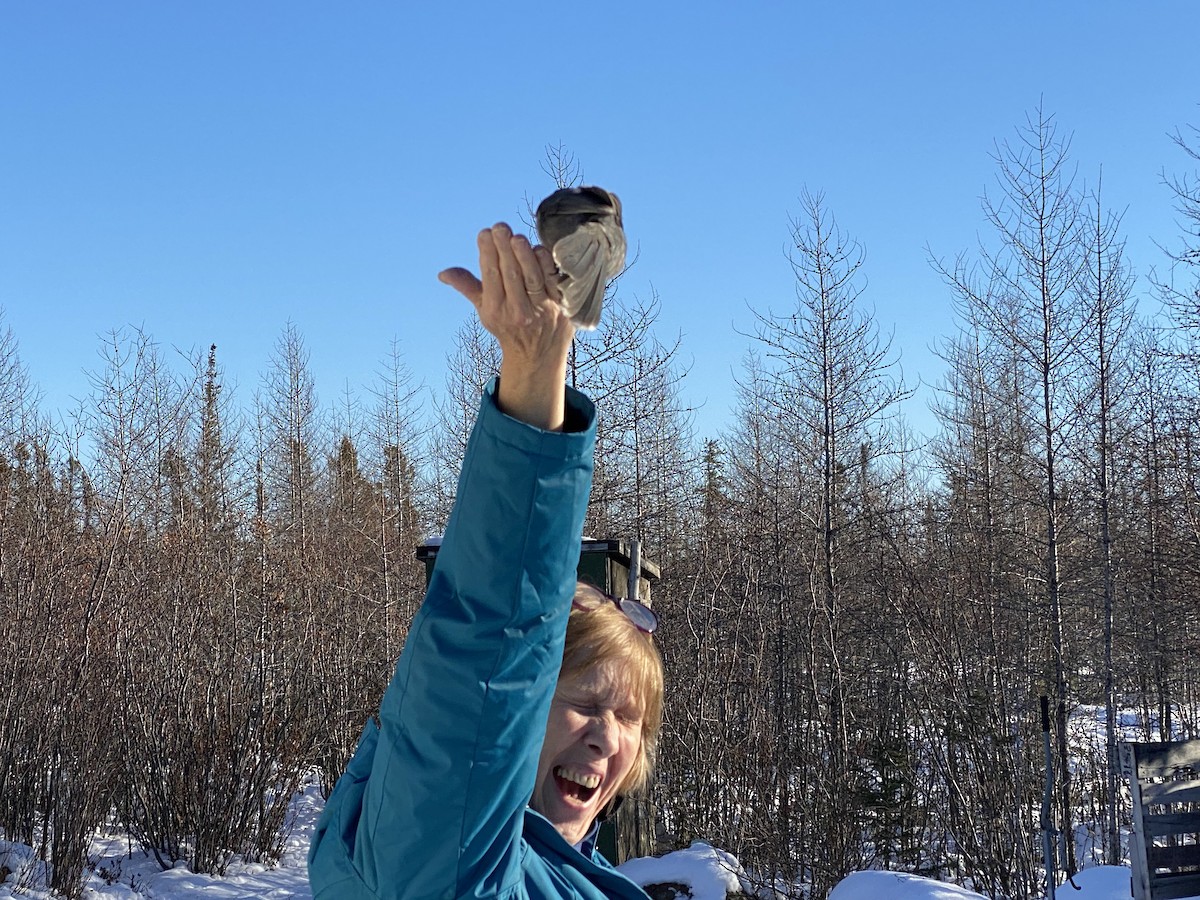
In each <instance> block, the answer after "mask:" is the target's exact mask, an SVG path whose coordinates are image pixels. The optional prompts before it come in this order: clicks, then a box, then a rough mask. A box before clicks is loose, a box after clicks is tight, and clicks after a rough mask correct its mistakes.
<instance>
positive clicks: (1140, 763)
mask: <svg viewBox="0 0 1200 900" xmlns="http://www.w3.org/2000/svg"><path fill="white" fill-rule="evenodd" d="M1120 753H1121V770H1122V772H1123V773H1124V774H1125V776H1126V778H1128V780H1129V793H1130V796H1131V798H1132V799H1133V808H1132V815H1131V818H1132V824H1133V835H1132V837H1131V839H1130V847H1129V857H1130V861H1131V863H1132V869H1133V884H1132V889H1133V891H1132V892H1133V896H1134V898H1135V900H1183V898H1188V897H1195V898H1200V740H1193V741H1166V742H1162V743H1146V744H1138V743H1122V744H1121V745H1120ZM1184 837H1190V841H1189V842H1188V843H1183V841H1182V840H1181V838H1184ZM1155 838H1166V839H1167V843H1166V844H1158V843H1156V842H1155Z"/></svg>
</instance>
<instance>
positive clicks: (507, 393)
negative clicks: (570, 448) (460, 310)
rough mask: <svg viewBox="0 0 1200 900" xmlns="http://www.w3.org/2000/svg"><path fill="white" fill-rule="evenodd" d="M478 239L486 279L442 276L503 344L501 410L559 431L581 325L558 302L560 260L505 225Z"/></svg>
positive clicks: (457, 271) (454, 273) (457, 273)
mask: <svg viewBox="0 0 1200 900" xmlns="http://www.w3.org/2000/svg"><path fill="white" fill-rule="evenodd" d="M477 243H478V245H479V271H480V274H481V275H482V276H483V280H482V281H481V280H480V279H479V278H476V277H475V275H473V274H472V273H471V272H470V271H468V270H466V269H461V268H451V269H446V270H444V271H442V272H440V273H439V274H438V278H439V279H440V280H441V281H442V282H443V283H444V284H448V285H450V287H452V288H454V289H455V290H456V291H458V292H459V293H460V294H462V295H463V296H464V297H466V298H467V299H468V300H470V301H471V303H472V305H474V307H475V310H476V312H477V313H478V315H479V321H480V323H481V324H482V325H483V327H484V328H486V329H487V330H488V331H490V332H491V333H492V334H493V335H495V337H496V340H497V341H498V342H499V344H500V353H501V364H500V388H499V393H498V395H497V398H496V399H497V402H498V403H499V404H500V408H501V409H502V410H503V411H504V412H505V413H507V414H508V415H510V416H513V417H514V418H517V419H520V420H522V421H524V422H528V423H529V424H531V425H536V426H537V427H539V428H545V429H547V430H560V429H561V428H562V424H563V412H564V403H565V388H564V383H565V380H566V369H567V354H568V352H569V350H570V347H571V340H572V338H573V337H574V336H575V326H574V325H572V324H571V321H570V319H569V318H568V317H567V315H566V313H565V312H564V311H563V308H562V305H561V302H560V300H561V296H560V294H559V290H558V271H557V268H556V267H555V265H554V260H553V258H552V257H551V256H550V252H549V251H548V250H546V248H544V247H541V246H538V247H534V246H531V245H530V243H529V241H528V239H526V238H525V237H524V236H523V235H514V234H513V233H512V229H511V228H509V227H508V225H506V224H504V223H503V222H500V223H497V224H496V225H493V226H492V227H491V228H485V229H484V230H483V231H481V232H479V237H478V241H477Z"/></svg>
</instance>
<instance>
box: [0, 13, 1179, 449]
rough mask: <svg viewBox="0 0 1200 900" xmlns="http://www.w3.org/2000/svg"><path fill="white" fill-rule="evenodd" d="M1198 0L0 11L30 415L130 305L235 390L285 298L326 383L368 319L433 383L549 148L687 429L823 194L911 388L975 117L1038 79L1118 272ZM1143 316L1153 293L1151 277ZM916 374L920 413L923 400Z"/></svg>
mask: <svg viewBox="0 0 1200 900" xmlns="http://www.w3.org/2000/svg"><path fill="white" fill-rule="evenodd" d="M1198 25H1200V4H1198V3H1196V2H1195V0H1187V2H1184V0H1178V2H1156V0H1149V2H1142V3H1139V4H1136V5H1135V4H1132V3H1116V2H1106V0H1096V2H1087V3H1085V2H1053V3H1046V2H1039V3H1034V2H1015V3H1009V4H1006V5H998V4H982V3H973V2H961V0H960V2H957V3H949V2H937V3H909V4H901V3H885V2H844V3H826V4H819V5H818V4H810V3H801V2H792V3H755V2H744V3H739V4H730V3H708V2H695V3H690V4H682V3H678V4H667V3H657V4H656V3H652V2H644V0H643V2H638V3H634V2H624V0H618V2H611V3H596V2H593V3H575V4H571V3H567V4H561V3H559V4H543V5H539V4H519V3H515V4H498V3H478V4H477V3H444V4H434V3H425V4H420V3H400V2H394V3H380V2H348V3H342V4H333V3H323V4H320V3H311V2H287V3H283V2H273V0H262V2H251V0H243V2H236V3H235V2H226V0H213V2H205V3H198V2H192V3H185V2H171V3H163V2H132V0H131V2H112V3H103V4H102V3H91V2H89V3H83V2H70V0H63V2H54V3H35V2H16V0H7V2H3V3H0V307H2V308H3V310H4V319H5V322H6V324H7V325H8V326H9V327H11V328H12V330H13V332H14V334H15V336H16V338H17V340H18V342H19V347H20V353H21V356H22V359H23V360H24V362H25V363H26V365H27V367H28V368H29V370H30V374H31V376H32V378H33V379H34V381H35V382H36V383H37V384H38V385H39V387H40V388H41V389H42V391H43V393H44V395H45V397H44V401H43V408H44V409H46V410H47V411H48V412H53V413H58V412H62V411H65V410H66V409H68V408H69V407H70V406H71V405H72V399H71V398H73V397H74V398H77V397H81V396H83V395H84V394H85V393H86V392H87V390H88V381H87V377H86V374H85V373H86V372H87V371H88V370H96V369H98V368H99V367H100V365H101V360H100V357H99V355H98V352H99V349H100V346H101V338H102V336H104V335H105V334H107V333H108V332H110V331H111V330H112V329H114V328H121V327H124V326H127V325H135V326H139V327H141V328H143V329H144V330H145V331H146V332H148V333H149V334H150V335H152V336H153V337H154V338H155V339H156V341H157V342H158V343H159V344H160V345H161V346H162V347H163V348H164V349H165V350H167V351H168V352H170V349H171V348H173V347H178V348H180V349H182V350H191V349H195V350H198V351H200V350H203V349H205V348H207V346H208V345H209V344H210V343H216V344H217V345H218V355H219V360H220V362H221V364H222V365H223V366H224V368H225V370H226V375H227V379H228V381H229V382H230V383H231V384H233V385H234V390H235V392H236V397H237V398H238V399H240V401H241V402H243V403H247V404H248V403H249V400H250V397H251V395H252V393H253V391H254V389H255V388H256V387H257V386H258V384H259V380H260V377H261V375H262V373H263V372H264V371H265V369H266V367H267V364H268V358H269V356H270V354H271V352H272V350H273V347H274V344H275V341H276V339H277V338H278V336H279V334H280V332H281V331H282V330H283V328H284V326H285V325H286V323H288V322H289V321H290V322H292V323H294V324H295V326H296V327H297V328H298V330H299V331H300V333H301V334H302V335H303V336H304V339H305V342H306V344H307V347H308V349H309V351H310V353H311V365H312V369H313V372H314V375H315V377H316V380H317V389H318V392H319V395H320V398H321V401H322V402H323V403H324V404H330V405H331V404H333V403H334V402H336V401H337V399H338V397H339V396H341V395H342V394H343V392H344V390H345V388H346V386H347V385H349V386H350V387H351V389H354V390H361V391H363V393H365V390H364V389H365V387H366V386H367V385H368V384H369V383H370V382H371V380H372V378H373V377H374V373H375V372H376V371H377V370H378V369H379V368H380V361H381V360H382V359H383V358H384V357H385V356H386V354H387V353H388V351H389V347H390V342H391V339H392V338H393V337H395V338H397V339H398V340H399V342H400V348H401V352H402V353H403V354H404V356H405V358H406V359H407V362H408V365H409V367H410V368H411V369H412V370H413V372H414V373H415V374H416V375H417V377H419V378H421V379H423V380H424V381H425V382H426V383H427V384H428V385H430V386H431V387H432V388H435V389H437V390H440V389H441V387H442V384H443V370H444V362H445V357H446V354H447V353H448V352H449V351H450V350H451V346H452V339H453V335H454V332H455V330H456V329H457V328H458V327H459V326H460V325H461V324H462V322H463V321H464V320H465V318H466V317H467V315H468V313H469V312H470V310H469V307H468V305H467V304H466V303H465V301H463V300H461V299H460V298H459V297H458V296H457V295H455V294H454V293H453V292H452V291H450V290H449V289H448V288H446V287H444V286H442V285H440V284H439V283H438V282H437V280H436V277H435V276H436V273H437V271H438V270H439V269H440V268H443V267H445V266H448V265H456V264H468V265H471V266H474V233H475V231H476V230H477V229H478V228H479V227H481V226H483V225H487V224H491V223H492V222H493V221H495V220H497V219H506V220H509V221H516V220H517V216H518V214H519V212H520V210H521V209H522V208H523V203H524V198H525V197H526V196H529V197H531V198H533V199H534V200H536V199H538V198H540V196H541V195H543V194H544V193H547V192H548V190H549V189H550V187H551V185H550V184H549V182H548V180H547V178H546V176H545V175H544V174H543V173H542V172H541V170H540V163H541V162H542V159H543V156H544V152H545V148H546V146H547V145H557V144H562V145H563V146H565V147H566V148H567V149H568V150H570V151H571V152H572V153H573V154H574V155H575V156H576V157H577V158H578V159H579V161H580V162H581V163H582V165H583V169H584V175H585V180H586V181H587V182H590V183H596V184H600V185H603V186H605V187H607V188H610V189H612V190H614V191H616V192H617V193H618V194H620V196H621V199H622V202H623V204H624V207H625V218H626V228H627V232H628V234H629V237H630V241H631V243H632V244H633V245H635V246H636V247H638V248H640V257H639V260H638V263H637V265H636V267H635V268H634V269H633V270H631V271H630V273H629V274H628V275H627V276H626V277H625V278H624V279H623V281H622V285H621V291H622V292H623V293H624V294H626V295H636V296H641V297H646V296H649V294H650V293H651V292H652V291H657V293H658V295H659V296H660V298H661V303H662V312H661V316H660V319H659V326H658V328H659V332H660V334H662V335H663V336H665V337H670V336H673V335H674V334H676V333H677V332H679V333H682V354H683V356H682V359H683V361H684V363H685V364H687V365H689V366H690V373H689V375H688V377H687V379H686V380H685V382H684V399H685V400H686V401H687V402H689V403H691V404H693V405H697V406H701V407H702V408H701V410H700V412H699V413H698V415H697V429H698V431H699V432H700V433H701V434H702V435H711V434H715V433H717V432H718V431H719V430H720V429H721V428H722V427H723V426H724V424H725V423H727V422H728V420H729V418H730V409H731V407H732V404H733V401H734V386H733V378H734V376H735V375H736V374H737V373H738V372H739V370H740V366H741V360H742V357H743V355H744V353H745V351H746V349H747V347H748V346H749V344H750V341H749V340H748V339H746V338H745V337H743V336H742V335H740V334H738V330H741V331H743V332H744V331H748V330H750V329H751V328H752V325H753V317H752V315H751V313H750V310H749V307H751V306H752V307H754V308H757V309H764V310H765V309H767V308H768V307H770V308H774V309H776V310H781V309H787V308H788V307H789V306H790V304H791V303H792V301H793V298H794V291H793V284H792V278H791V271H790V268H789V266H788V263H787V261H786V257H785V248H786V245H787V243H788V238H789V216H792V215H795V214H797V213H799V211H800V203H799V200H798V197H799V195H800V193H801V192H802V191H803V190H805V189H808V190H810V191H814V192H817V191H820V192H824V194H825V199H826V205H827V207H828V208H829V210H831V211H832V212H833V213H834V215H835V216H836V218H837V221H838V224H839V225H840V226H841V227H842V229H843V230H844V231H846V232H847V233H849V234H850V235H852V236H854V237H855V238H857V239H858V241H859V242H860V243H861V244H862V245H863V246H864V248H865V251H866V264H865V267H864V270H865V273H866V278H867V287H866V291H865V293H864V295H863V300H864V302H865V303H866V304H867V305H868V307H869V308H873V310H874V312H875V316H876V318H877V320H878V322H879V324H880V326H881V328H882V330H883V331H884V332H885V333H886V332H891V331H892V330H893V329H894V333H895V336H894V346H895V349H896V350H897V351H898V352H899V354H900V356H901V362H902V365H903V368H904V372H905V376H906V379H907V380H908V381H909V382H910V383H913V382H916V381H917V380H918V378H919V379H921V380H923V381H925V382H936V381H937V379H938V378H939V377H940V375H941V370H942V366H941V363H940V362H939V361H938V360H937V359H936V358H935V357H934V356H932V355H931V353H930V352H929V348H930V346H931V345H932V344H934V343H936V342H937V341H938V340H939V338H941V337H943V336H946V335H949V334H951V333H952V331H953V328H954V322H953V318H952V315H951V298H950V295H949V294H948V292H947V291H946V289H945V287H944V286H943V285H942V283H941V281H940V279H939V278H938V276H937V275H936V274H935V273H934V272H933V271H932V270H931V269H930V267H929V264H928V260H927V253H926V248H927V247H928V248H929V249H930V250H931V251H932V252H933V253H934V254H935V255H937V256H942V257H947V258H949V257H953V256H954V255H955V254H956V253H959V252H960V251H963V250H969V249H971V248H972V247H974V246H975V245H976V242H977V237H978V235H980V234H981V233H984V234H986V231H985V230H984V229H985V226H984V223H983V219H982V216H981V213H980V197H981V195H982V193H983V191H984V190H985V189H989V188H994V185H995V180H994V179H995V166H994V164H993V162H992V160H991V158H990V154H992V153H993V152H994V143H995V141H996V140H997V139H1000V140H1003V139H1006V138H1010V137H1012V136H1014V134H1015V132H1014V128H1015V127H1016V126H1017V125H1019V124H1020V123H1022V122H1023V121H1024V119H1025V116H1026V115H1027V114H1028V113H1030V112H1031V111H1033V110H1034V109H1035V108H1036V107H1037V106H1038V104H1039V102H1040V103H1041V104H1042V106H1043V108H1044V109H1045V110H1046V111H1047V112H1049V113H1051V114H1053V115H1054V116H1055V117H1056V121H1057V123H1058V126H1059V128H1060V131H1061V132H1062V133H1064V134H1072V135H1073V144H1072V155H1073V158H1074V159H1075V160H1076V162H1077V163H1078V164H1079V177H1080V178H1081V179H1083V180H1084V181H1086V182H1088V183H1092V182H1094V180H1095V176H1096V175H1097V173H1098V171H1099V167H1100V166H1101V165H1103V171H1104V193H1105V196H1106V198H1107V200H1108V202H1109V203H1110V204H1111V205H1112V206H1113V207H1115V208H1118V209H1125V210H1126V212H1125V219H1124V232H1125V236H1126V238H1127V240H1128V248H1127V249H1128V257H1129V261H1130V262H1131V263H1132V265H1133V266H1134V267H1135V269H1136V270H1137V271H1138V273H1139V274H1141V275H1145V274H1146V273H1147V271H1148V270H1149V268H1150V267H1151V266H1159V267H1160V268H1161V266H1162V265H1163V261H1164V260H1163V257H1162V255H1161V252H1160V251H1159V250H1157V249H1156V247H1155V244H1154V240H1155V239H1157V240H1159V241H1160V242H1173V241H1176V240H1178V237H1179V234H1180V232H1179V229H1178V227H1177V226H1176V224H1175V218H1174V214H1173V212H1172V209H1171V200H1170V196H1169V194H1168V192H1167V191H1166V189H1165V188H1164V187H1163V186H1162V185H1161V183H1160V173H1161V172H1162V171H1163V170H1166V171H1167V172H1168V173H1175V174H1182V173H1184V172H1188V171H1191V169H1192V168H1194V163H1193V161H1191V160H1189V159H1188V158H1187V157H1186V156H1184V154H1183V153H1182V152H1181V151H1179V150H1178V149H1177V148H1175V147H1174V146H1173V145H1172V144H1171V142H1170V140H1169V139H1168V137H1167V134H1168V132H1171V131H1174V130H1175V129H1176V128H1186V127H1187V126H1188V125H1189V124H1192V125H1200V68H1198V67H1197V64H1196V62H1195V39H1196V34H1197V33H1200V28H1198V27H1197V26H1198ZM1139 289H1140V291H1141V293H1142V294H1143V295H1145V296H1146V300H1145V301H1144V303H1143V307H1144V308H1145V309H1146V310H1147V311H1152V310H1153V309H1156V308H1157V303H1156V302H1155V301H1153V300H1152V299H1150V297H1149V290H1148V286H1147V284H1146V282H1145V281H1144V280H1143V281H1142V282H1140V284H1139ZM927 397H928V392H923V393H922V394H920V395H918V397H917V398H915V399H914V401H913V402H912V403H911V404H910V408H909V410H908V415H909V417H910V419H911V420H912V421H913V423H914V425H915V426H916V428H917V429H918V430H919V431H922V432H928V431H930V430H931V429H932V428H933V422H932V419H931V418H930V416H929V414H928V412H927V411H926V410H925V408H924V406H925V402H926V400H927Z"/></svg>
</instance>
